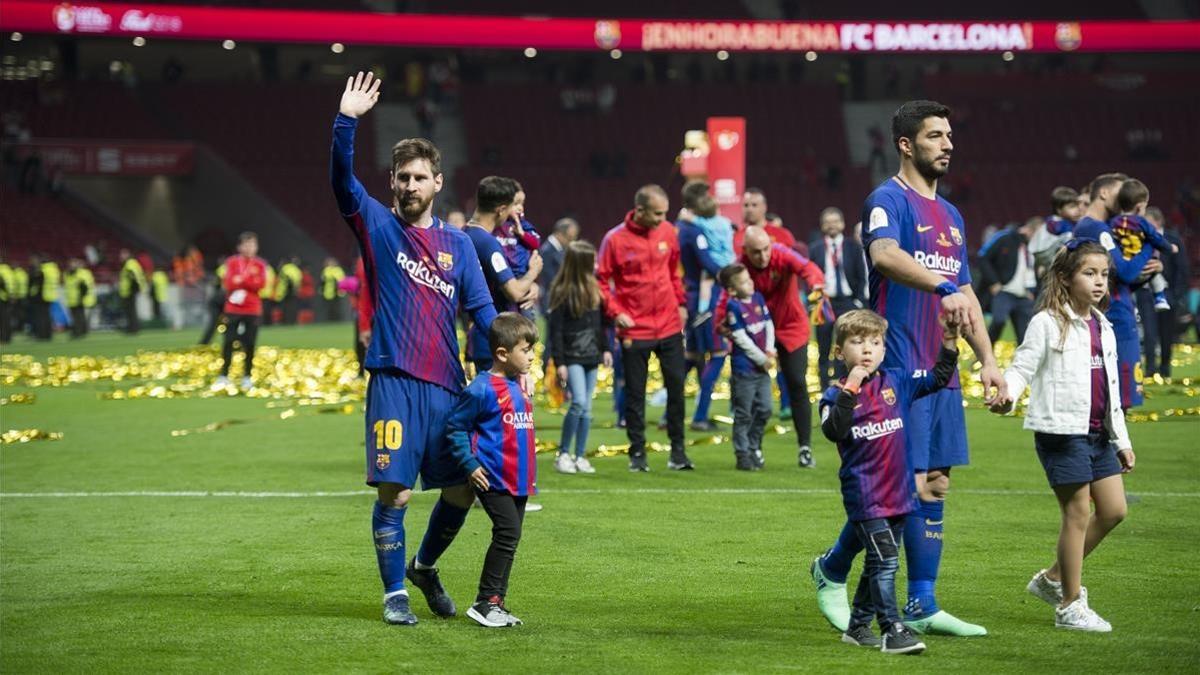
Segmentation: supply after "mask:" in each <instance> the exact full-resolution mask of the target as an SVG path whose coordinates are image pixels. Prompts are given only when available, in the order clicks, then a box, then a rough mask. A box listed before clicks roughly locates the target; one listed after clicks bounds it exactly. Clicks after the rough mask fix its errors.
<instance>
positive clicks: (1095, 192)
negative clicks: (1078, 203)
mask: <svg viewBox="0 0 1200 675" xmlns="http://www.w3.org/2000/svg"><path fill="white" fill-rule="evenodd" d="M1128 179H1129V176H1126V175H1125V174H1123V173H1102V174H1100V175H1099V176H1096V177H1095V178H1093V179H1092V182H1091V183H1090V184H1089V185H1088V197H1090V198H1091V199H1092V201H1096V200H1097V199H1099V198H1100V191H1101V190H1103V189H1104V188H1106V187H1110V186H1112V185H1113V184H1114V183H1122V182H1124V181H1126V180H1128Z"/></svg>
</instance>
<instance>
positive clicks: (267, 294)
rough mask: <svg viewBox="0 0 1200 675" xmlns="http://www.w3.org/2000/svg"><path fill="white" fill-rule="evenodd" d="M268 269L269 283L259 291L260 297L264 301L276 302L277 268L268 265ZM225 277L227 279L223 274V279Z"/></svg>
mask: <svg viewBox="0 0 1200 675" xmlns="http://www.w3.org/2000/svg"><path fill="white" fill-rule="evenodd" d="M266 268H267V281H266V283H264V284H263V287H262V288H260V289H259V290H258V297H260V298H262V299H263V300H274V299H275V268H274V267H271V266H270V265H266ZM224 277H225V275H224V274H222V275H221V278H224Z"/></svg>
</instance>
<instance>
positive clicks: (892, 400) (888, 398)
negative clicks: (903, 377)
mask: <svg viewBox="0 0 1200 675" xmlns="http://www.w3.org/2000/svg"><path fill="white" fill-rule="evenodd" d="M879 393H880V394H882V395H883V402H884V403H886V404H888V405H896V390H895V389H892V388H891V387H888V388H887V389H883V390H880V392H879Z"/></svg>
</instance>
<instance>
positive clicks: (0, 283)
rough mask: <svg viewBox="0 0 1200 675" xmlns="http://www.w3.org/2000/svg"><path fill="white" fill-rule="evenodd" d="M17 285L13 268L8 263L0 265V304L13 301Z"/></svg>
mask: <svg viewBox="0 0 1200 675" xmlns="http://www.w3.org/2000/svg"><path fill="white" fill-rule="evenodd" d="M16 283H17V281H16V278H15V277H14V276H13V268H12V267H10V266H9V264H8V263H0V302H8V301H9V300H12V299H13V294H14V293H15V292H16V288H14V286H15V285H16Z"/></svg>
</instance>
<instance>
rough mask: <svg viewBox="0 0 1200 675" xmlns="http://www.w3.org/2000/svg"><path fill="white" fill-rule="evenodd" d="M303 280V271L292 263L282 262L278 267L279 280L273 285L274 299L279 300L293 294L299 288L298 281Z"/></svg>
mask: <svg viewBox="0 0 1200 675" xmlns="http://www.w3.org/2000/svg"><path fill="white" fill-rule="evenodd" d="M303 280H304V272H301V271H300V267H299V266H297V265H295V264H294V263H284V265H283V266H282V267H280V268H279V282H278V283H277V284H276V285H275V301H276V302H281V301H283V299H284V298H286V297H288V296H289V295H295V294H296V293H297V292H298V291H299V290H300V282H301V281H303Z"/></svg>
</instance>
